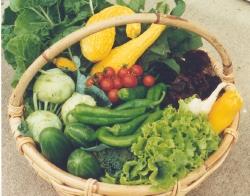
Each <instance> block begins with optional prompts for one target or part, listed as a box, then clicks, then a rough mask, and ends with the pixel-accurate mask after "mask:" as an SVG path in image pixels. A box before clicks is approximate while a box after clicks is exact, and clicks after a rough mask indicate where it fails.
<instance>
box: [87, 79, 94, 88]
mask: <svg viewBox="0 0 250 196" xmlns="http://www.w3.org/2000/svg"><path fill="white" fill-rule="evenodd" d="M94 84H95V80H94V78H92V77H90V78H88V79H87V81H86V85H87V87H90V86H92V85H94Z"/></svg>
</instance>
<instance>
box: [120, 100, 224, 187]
mask: <svg viewBox="0 0 250 196" xmlns="http://www.w3.org/2000/svg"><path fill="white" fill-rule="evenodd" d="M182 103H185V102H182ZM182 103H181V104H182ZM182 108H184V107H182ZM219 143H220V137H219V136H218V135H216V134H215V133H214V132H213V131H212V130H211V127H210V125H209V123H208V121H207V117H206V116H203V115H199V116H196V115H194V114H192V113H191V112H190V111H188V110H185V109H180V110H176V109H175V108H173V107H172V106H168V107H167V108H166V109H165V110H164V114H163V117H162V119H160V120H158V121H156V122H154V123H149V124H146V125H145V126H143V128H142V133H141V135H140V136H139V137H138V140H137V141H136V142H135V143H134V144H133V145H132V147H131V151H132V153H133V154H134V156H135V157H136V158H135V159H134V160H132V161H127V162H126V163H125V164H124V165H123V171H122V174H121V178H120V183H121V184H128V185H136V184H151V185H152V186H153V188H157V189H164V190H167V189H169V188H170V187H171V186H173V185H174V184H175V183H176V181H177V180H179V179H180V178H183V177H184V176H186V175H187V174H188V173H189V172H191V171H192V170H194V169H195V168H198V167H199V166H201V165H202V164H203V163H204V161H205V160H206V159H207V158H208V157H209V156H210V155H211V153H213V152H214V151H215V150H216V149H217V148H218V146H219Z"/></svg>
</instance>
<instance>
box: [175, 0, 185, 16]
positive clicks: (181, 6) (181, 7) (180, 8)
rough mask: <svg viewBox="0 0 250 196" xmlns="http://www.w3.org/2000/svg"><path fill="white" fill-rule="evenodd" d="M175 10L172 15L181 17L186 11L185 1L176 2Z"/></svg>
mask: <svg viewBox="0 0 250 196" xmlns="http://www.w3.org/2000/svg"><path fill="white" fill-rule="evenodd" d="M175 4H176V6H175V8H174V9H173V10H172V11H171V15H175V16H181V15H182V14H183V13H184V12H185V9H186V4H185V1H183V0H175Z"/></svg>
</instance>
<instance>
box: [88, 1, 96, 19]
mask: <svg viewBox="0 0 250 196" xmlns="http://www.w3.org/2000/svg"><path fill="white" fill-rule="evenodd" d="M89 7H90V10H91V13H92V15H94V14H95V12H94V7H93V1H92V0H89Z"/></svg>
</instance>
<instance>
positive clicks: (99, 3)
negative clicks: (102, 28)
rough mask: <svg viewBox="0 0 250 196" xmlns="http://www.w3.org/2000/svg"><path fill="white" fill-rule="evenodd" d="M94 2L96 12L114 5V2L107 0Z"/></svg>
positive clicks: (95, 0)
mask: <svg viewBox="0 0 250 196" xmlns="http://www.w3.org/2000/svg"><path fill="white" fill-rule="evenodd" d="M93 4H94V10H95V13H97V12H100V11H101V10H103V9H105V8H107V7H109V6H112V4H111V3H110V2H108V1H107V0H93Z"/></svg>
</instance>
